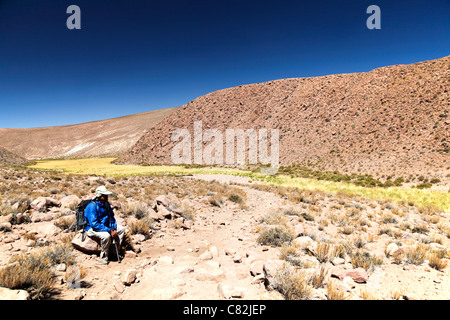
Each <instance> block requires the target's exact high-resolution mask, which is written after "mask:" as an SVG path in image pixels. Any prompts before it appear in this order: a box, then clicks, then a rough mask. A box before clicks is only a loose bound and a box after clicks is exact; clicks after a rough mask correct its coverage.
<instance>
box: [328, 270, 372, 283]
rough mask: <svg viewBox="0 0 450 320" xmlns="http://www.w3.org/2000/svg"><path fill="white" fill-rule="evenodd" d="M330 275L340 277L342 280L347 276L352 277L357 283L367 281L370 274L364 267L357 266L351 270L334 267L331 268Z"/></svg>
mask: <svg viewBox="0 0 450 320" xmlns="http://www.w3.org/2000/svg"><path fill="white" fill-rule="evenodd" d="M330 275H331V276H332V277H336V278H339V279H340V280H343V279H344V278H345V277H350V278H352V279H353V281H355V282H357V283H365V282H367V280H368V279H369V275H368V274H367V272H366V270H364V269H363V268H356V269H350V270H345V269H340V268H334V269H332V270H331V274H330Z"/></svg>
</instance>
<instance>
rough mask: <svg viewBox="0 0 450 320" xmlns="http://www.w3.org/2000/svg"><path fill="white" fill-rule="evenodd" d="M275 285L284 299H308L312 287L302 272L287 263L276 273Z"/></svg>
mask: <svg viewBox="0 0 450 320" xmlns="http://www.w3.org/2000/svg"><path fill="white" fill-rule="evenodd" d="M275 278H276V287H275V289H276V290H277V291H279V292H280V293H281V294H282V295H283V296H284V298H285V299H286V300H308V299H310V298H311V295H312V288H311V286H310V284H309V280H308V277H307V276H306V274H305V273H304V272H301V271H296V270H295V269H294V268H292V267H291V266H289V265H284V266H283V268H281V269H280V270H279V271H278V273H277V275H276V277H275Z"/></svg>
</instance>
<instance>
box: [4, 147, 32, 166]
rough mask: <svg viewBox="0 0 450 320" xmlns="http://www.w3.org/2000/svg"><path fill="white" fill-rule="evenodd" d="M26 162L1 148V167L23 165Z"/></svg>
mask: <svg viewBox="0 0 450 320" xmlns="http://www.w3.org/2000/svg"><path fill="white" fill-rule="evenodd" d="M25 161H26V160H25V159H24V158H22V157H20V156H18V155H16V154H14V153H12V152H9V151H8V150H6V149H4V148H2V147H0V166H5V165H21V164H23V163H24V162H25Z"/></svg>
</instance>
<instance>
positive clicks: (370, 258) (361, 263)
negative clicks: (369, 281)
mask: <svg viewBox="0 0 450 320" xmlns="http://www.w3.org/2000/svg"><path fill="white" fill-rule="evenodd" d="M350 258H351V263H352V266H353V268H363V269H365V270H369V269H370V268H373V267H375V266H379V265H381V264H383V259H381V258H378V257H376V256H374V255H371V254H370V253H368V252H366V251H363V250H357V251H355V252H352V253H351V254H350Z"/></svg>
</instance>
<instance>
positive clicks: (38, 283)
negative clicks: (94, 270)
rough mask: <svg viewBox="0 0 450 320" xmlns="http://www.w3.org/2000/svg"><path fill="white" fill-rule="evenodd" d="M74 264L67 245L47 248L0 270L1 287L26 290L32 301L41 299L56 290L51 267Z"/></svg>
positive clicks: (18, 256) (17, 257) (16, 260)
mask: <svg viewBox="0 0 450 320" xmlns="http://www.w3.org/2000/svg"><path fill="white" fill-rule="evenodd" d="M74 262H75V261H74V256H73V254H72V248H71V247H69V246H67V245H65V244H57V245H52V246H49V247H45V248H42V249H40V250H38V251H36V252H33V253H31V254H29V255H26V254H20V255H17V256H14V257H12V258H11V260H10V263H9V265H8V266H6V267H5V268H3V269H1V270H0V286H2V287H6V288H10V289H24V290H27V291H28V292H29V293H30V295H31V298H32V299H41V298H44V297H47V296H49V295H50V294H51V293H52V289H53V288H54V284H55V283H54V279H53V277H54V274H53V272H52V270H51V269H50V268H49V267H50V266H54V265H57V264H61V263H65V264H66V265H72V264H74Z"/></svg>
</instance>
